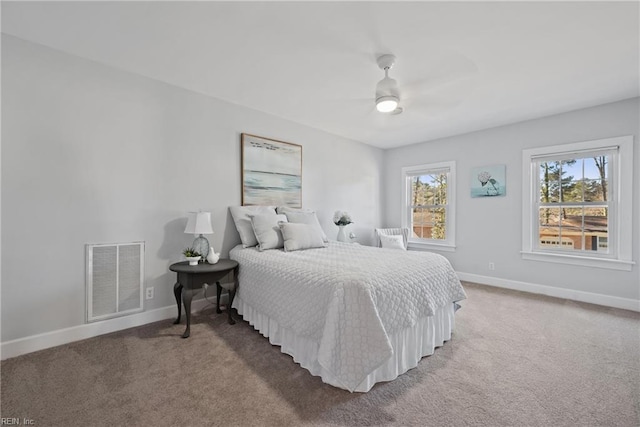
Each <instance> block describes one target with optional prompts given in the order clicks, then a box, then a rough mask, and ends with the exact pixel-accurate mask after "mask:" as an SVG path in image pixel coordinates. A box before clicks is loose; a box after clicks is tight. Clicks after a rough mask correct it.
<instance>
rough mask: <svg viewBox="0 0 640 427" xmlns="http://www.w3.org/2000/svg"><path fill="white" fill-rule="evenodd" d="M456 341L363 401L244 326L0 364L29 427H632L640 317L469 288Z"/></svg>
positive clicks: (132, 335)
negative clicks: (315, 374)
mask: <svg viewBox="0 0 640 427" xmlns="http://www.w3.org/2000/svg"><path fill="white" fill-rule="evenodd" d="M464 285H465V289H466V290H467V293H468V296H469V298H468V299H467V300H466V301H464V302H463V303H462V305H463V307H462V309H461V310H459V311H458V312H457V314H456V329H455V333H454V336H453V339H452V340H451V341H449V342H447V343H446V344H445V345H444V347H441V348H439V349H437V350H436V352H435V354H434V355H433V356H429V357H426V358H424V359H422V361H421V362H420V364H419V365H418V367H417V368H415V369H412V370H410V371H409V372H407V373H406V374H404V375H402V376H400V377H399V378H397V379H396V380H394V381H391V382H388V383H381V384H377V385H376V386H375V387H374V388H373V389H372V390H371V391H370V392H369V393H365V394H362V393H354V394H351V393H349V392H346V391H344V390H340V389H336V388H334V387H331V386H329V385H326V384H323V383H322V382H321V381H320V379H318V378H317V377H312V376H311V375H310V374H309V373H308V372H307V371H306V370H304V369H302V368H300V366H299V365H297V364H295V363H294V362H293V360H292V359H291V357H289V356H287V355H284V354H282V353H280V350H279V347H273V346H271V345H270V344H269V342H268V341H267V339H266V338H264V337H262V336H261V335H260V334H258V333H257V332H256V331H254V330H253V328H252V327H250V326H249V325H248V324H247V323H246V322H240V321H239V322H238V323H237V324H236V325H233V326H230V325H228V324H227V323H226V320H225V319H226V316H225V314H220V315H216V314H215V311H214V310H212V309H206V310H204V311H203V312H202V313H200V314H198V315H196V316H194V318H193V320H194V323H193V324H192V327H191V337H190V338H189V339H186V340H183V339H181V338H180V335H181V334H182V332H183V330H184V325H173V324H172V321H171V320H166V321H162V322H156V323H153V324H150V325H145V326H143V327H139V328H134V329H129V330H126V331H120V332H117V333H113V334H109V335H104V336H101V337H97V338H92V339H88V340H84V341H80V342H76V343H72V344H69V345H64V346H60V347H56V348H52V349H47V350H43V351H39V352H36V353H32V354H28V355H24V356H21V357H17V358H13V359H9V360H6V361H3V362H2V364H1V365H0V366H1V377H2V395H1V398H2V408H1V416H2V417H20V418H29V419H32V420H34V424H35V425H37V426H124V425H127V426H217V425H243V426H245V425H247V426H287V425H291V426H304V425H334V426H342V425H354V426H369V425H406V426H454V425H455V426H464V425H486V426H638V425H640V403H639V402H640V356H639V355H640V314H639V313H634V312H629V311H624V310H617V309H608V308H604V307H599V306H594V305H589V304H582V303H576V302H572V301H566V300H561V299H554V298H549V297H544V296H536V295H531V294H526V293H521V292H515V291H508V290H502V289H498V288H491V287H486V286H481V285H474V284H468V283H465V284H464Z"/></svg>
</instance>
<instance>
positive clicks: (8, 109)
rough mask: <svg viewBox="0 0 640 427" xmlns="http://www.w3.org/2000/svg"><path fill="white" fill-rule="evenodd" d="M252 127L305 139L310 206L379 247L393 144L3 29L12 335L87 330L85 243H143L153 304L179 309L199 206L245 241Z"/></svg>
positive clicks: (7, 288) (7, 290)
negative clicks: (243, 139) (182, 263)
mask: <svg viewBox="0 0 640 427" xmlns="http://www.w3.org/2000/svg"><path fill="white" fill-rule="evenodd" d="M211 72H212V73H213V72H215V70H211ZM241 132H247V133H252V134H256V135H261V136H265V137H270V138H274V139H279V140H283V141H287V142H292V143H297V144H301V145H302V146H303V206H304V207H309V208H314V209H317V211H318V216H319V218H320V220H321V222H322V225H323V227H324V229H325V231H326V232H327V234H328V235H329V236H330V237H335V235H336V234H337V228H336V227H335V226H334V225H333V223H332V222H331V218H332V216H333V212H334V211H335V210H337V209H344V210H348V211H349V212H350V213H351V214H352V215H353V216H354V218H355V220H356V223H355V224H354V225H353V226H351V227H350V231H354V232H356V233H357V234H358V236H359V240H360V241H361V242H362V243H365V244H366V243H370V242H371V239H372V231H371V230H372V229H373V228H374V227H376V226H379V224H380V212H381V200H380V194H381V171H382V169H383V167H382V165H383V163H382V162H383V151H382V150H378V149H375V148H372V147H369V146H366V145H363V144H361V143H358V142H354V141H350V140H346V139H344V138H340V137H337V136H335V135H331V134H328V133H325V132H322V131H319V130H316V129H311V128H308V127H305V126H302V125H298V124H295V123H292V122H289V121H286V120H284V119H281V118H278V117H274V116H270V115H268V114H265V113H261V112H258V111H255V110H251V109H247V108H244V107H240V106H237V105H232V104H229V103H226V102H223V101H220V100H216V99H212V98H209V97H206V96H202V95H200V94H197V93H193V92H189V91H186V90H182V89H179V88H176V87H173V86H170V85H167V84H163V83H160V82H157V81H154V80H151V79H147V78H144V77H140V76H137V75H133V74H129V73H125V72H122V71H119V70H116V69H113V68H109V67H106V66H103V65H101V64H98V63H95V62H92V61H88V60H84V59H81V58H77V57H73V56H70V55H67V54H63V53H61V52H58V51H55V50H52V49H49V48H45V47H42V46H39V45H36V44H32V43H29V42H25V41H22V40H19V39H16V38H13V37H10V36H5V35H3V36H2V169H1V171H2V180H1V183H2V216H1V218H2V307H1V308H2V336H1V341H2V342H7V341H9V340H16V339H18V338H22V337H29V336H33V335H36V334H41V333H46V332H49V331H56V330H61V329H63V328H70V327H74V326H77V325H82V324H83V323H84V319H85V276H84V275H85V260H84V256H85V252H84V250H85V244H86V243H113V242H126V241H144V242H145V243H146V256H145V262H146V265H145V267H146V268H145V281H146V283H145V286H154V287H155V298H154V299H153V300H150V301H147V302H146V303H147V304H146V307H145V309H146V310H151V309H154V308H159V307H166V306H170V305H173V304H175V300H174V299H173V292H172V287H173V284H174V282H175V274H174V273H170V272H169V271H168V266H169V265H170V264H171V263H173V262H175V261H179V260H181V259H182V257H181V255H180V253H181V250H182V249H183V248H184V247H186V246H189V245H190V243H191V242H192V241H193V236H191V235H185V234H184V233H183V230H184V226H185V224H186V214H187V212H188V211H193V210H197V209H202V210H207V211H211V213H212V224H213V229H214V231H215V234H214V235H212V236H209V237H210V239H209V240H210V241H211V243H212V245H213V246H214V248H215V249H216V250H217V251H219V250H221V249H222V252H223V255H224V254H227V253H228V251H229V250H230V249H231V248H232V247H233V246H235V244H236V243H238V242H239V237H238V235H237V232H236V230H235V227H234V225H233V222H232V220H231V217H230V215H229V214H228V206H231V205H239V204H240V191H241V187H240V133H241Z"/></svg>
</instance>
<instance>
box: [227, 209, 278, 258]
mask: <svg viewBox="0 0 640 427" xmlns="http://www.w3.org/2000/svg"><path fill="white" fill-rule="evenodd" d="M229 211H231V216H232V217H233V222H234V223H235V224H236V229H237V230H238V234H239V235H240V240H242V246H244V247H245V248H250V247H252V246H255V245H257V244H258V240H257V239H256V235H255V233H254V232H253V227H252V226H251V218H249V215H259V214H268V213H270V214H273V215H275V213H276V208H275V207H274V206H230V207H229Z"/></svg>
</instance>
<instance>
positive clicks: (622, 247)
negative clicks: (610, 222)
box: [521, 135, 635, 271]
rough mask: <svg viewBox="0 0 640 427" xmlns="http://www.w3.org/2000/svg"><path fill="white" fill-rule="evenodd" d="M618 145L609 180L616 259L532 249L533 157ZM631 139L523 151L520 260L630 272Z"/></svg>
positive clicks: (535, 216)
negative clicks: (615, 168)
mask: <svg viewBox="0 0 640 427" xmlns="http://www.w3.org/2000/svg"><path fill="white" fill-rule="evenodd" d="M611 146H618V147H619V152H618V155H617V156H616V157H617V158H616V159H615V161H616V162H617V164H618V167H617V171H616V173H617V175H616V176H614V177H612V178H613V179H612V181H613V185H614V186H615V189H616V192H615V194H616V197H615V199H614V200H613V202H612V203H613V206H612V207H613V209H612V211H613V216H614V224H615V230H612V232H613V233H615V242H616V243H615V244H616V247H615V250H614V253H615V254H616V256H615V258H611V257H610V256H600V257H599V256H597V255H596V256H584V255H574V254H569V253H567V254H565V253H562V254H560V253H557V252H548V251H540V250H537V249H536V247H535V244H534V242H535V239H536V238H538V236H534V235H533V234H534V233H533V228H534V227H533V223H532V221H533V220H534V219H535V220H536V221H537V215H534V213H533V206H534V204H535V200H536V198H537V197H539V195H538V194H536V188H537V187H536V182H537V179H538V171H537V170H534V169H536V168H534V166H533V162H532V158H533V157H537V156H541V155H553V154H556V153H557V154H560V153H566V152H570V151H581V150H596V149H599V148H603V147H611ZM632 187H633V136H631V135H629V136H620V137H615V138H606V139H598V140H593V141H585V142H576V143H571V144H563V145H553V146H547V147H539V148H532V149H528V150H523V151H522V252H521V254H522V258H523V259H526V260H533V261H545V262H553V263H562V264H572V265H580V266H585V267H596V268H606V269H613V270H624V271H631V268H632V267H633V265H634V264H635V262H634V261H633V260H632V245H633V243H632V232H631V230H633V222H632V218H633V214H632V213H633V188H632Z"/></svg>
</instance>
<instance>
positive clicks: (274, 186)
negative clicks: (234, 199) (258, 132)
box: [242, 133, 302, 208]
mask: <svg viewBox="0 0 640 427" xmlns="http://www.w3.org/2000/svg"><path fill="white" fill-rule="evenodd" d="M242 205H243V206H251V205H275V206H290V207H294V208H300V207H302V146H301V145H297V144H291V143H289V142H283V141H277V140H274V139H268V138H262V137H260V136H255V135H249V134H246V133H243V134H242Z"/></svg>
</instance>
